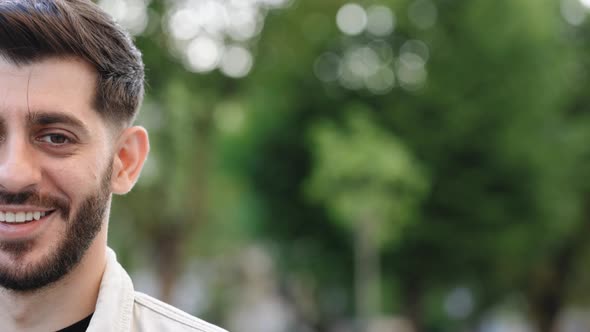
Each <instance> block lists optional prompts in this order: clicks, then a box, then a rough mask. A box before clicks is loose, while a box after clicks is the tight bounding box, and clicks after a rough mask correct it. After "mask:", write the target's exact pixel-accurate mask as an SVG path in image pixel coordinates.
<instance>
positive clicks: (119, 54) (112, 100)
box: [0, 0, 144, 125]
mask: <svg viewBox="0 0 590 332" xmlns="http://www.w3.org/2000/svg"><path fill="white" fill-rule="evenodd" d="M0 57H3V58H5V59H6V61H9V62H11V63H13V64H15V65H17V66H18V65H27V64H31V63H35V62H38V61H42V60H44V59H47V58H52V57H56V58H64V59H67V58H77V59H82V60H84V61H86V62H87V63H89V64H90V65H92V66H93V67H94V68H95V69H96V72H97V74H98V75H97V83H96V93H95V95H94V101H93V105H92V106H93V107H94V108H95V109H96V110H97V111H98V112H99V113H100V115H101V116H102V117H103V119H105V120H108V121H112V122H113V123H115V124H119V125H130V124H131V123H132V122H133V120H134V118H135V115H136V113H137V111H138V108H139V106H140V105H141V102H142V100H143V94H144V65H143V61H142V59H141V53H140V52H139V50H138V49H137V48H136V47H135V45H134V44H133V42H132V41H131V38H130V36H129V34H128V33H127V32H126V31H125V30H124V29H123V28H121V26H119V25H118V24H117V23H116V22H115V21H114V20H113V18H112V17H110V16H109V15H108V14H106V13H105V12H104V11H103V10H102V9H101V8H100V7H98V6H97V5H95V4H94V3H92V2H91V1H90V0H0Z"/></svg>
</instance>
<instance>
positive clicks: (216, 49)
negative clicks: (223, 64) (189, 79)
mask: <svg viewBox="0 0 590 332" xmlns="http://www.w3.org/2000/svg"><path fill="white" fill-rule="evenodd" d="M221 48H222V45H221V43H219V42H218V41H217V40H215V39H213V38H211V37H207V36H199V37H196V38H195V39H193V41H191V43H190V44H189V45H188V48H187V50H186V56H187V61H188V69H189V70H191V71H194V72H197V73H205V72H209V71H212V70H213V69H215V68H216V67H217V65H218V64H219V61H220V60H221V56H222V50H221Z"/></svg>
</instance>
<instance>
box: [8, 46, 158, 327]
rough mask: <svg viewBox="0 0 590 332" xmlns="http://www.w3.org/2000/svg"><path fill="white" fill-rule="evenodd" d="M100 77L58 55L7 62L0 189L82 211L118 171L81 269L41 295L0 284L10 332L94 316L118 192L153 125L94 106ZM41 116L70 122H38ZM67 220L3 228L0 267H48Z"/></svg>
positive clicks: (136, 170) (128, 183) (135, 173)
mask: <svg viewBox="0 0 590 332" xmlns="http://www.w3.org/2000/svg"><path fill="white" fill-rule="evenodd" d="M95 81H96V72H95V71H94V69H93V68H92V67H91V66H90V65H88V64H86V63H85V62H83V61H81V60H77V59H55V58H50V59H46V60H42V61H40V62H36V63H33V64H30V65H25V66H15V65H14V64H11V63H9V62H7V61H5V60H4V59H2V58H1V57H0V123H1V124H2V125H1V126H0V128H1V130H0V191H5V192H11V193H19V192H23V191H27V190H36V191H38V192H39V193H40V195H48V196H52V197H55V198H59V199H60V200H63V201H65V202H68V203H69V205H70V207H71V212H72V214H75V212H76V211H78V210H79V207H80V205H81V203H82V202H83V201H84V199H86V198H88V197H89V196H91V195H96V193H97V192H98V191H99V190H100V188H104V186H105V184H104V183H102V182H104V180H105V176H106V175H107V174H106V172H109V171H110V173H111V174H110V180H109V181H108V182H106V189H107V190H108V200H107V201H106V202H105V204H106V212H107V213H106V214H105V216H104V218H103V220H102V223H103V224H102V227H101V229H100V231H99V232H98V234H97V235H96V237H95V238H94V240H92V242H91V243H90V246H89V248H88V250H87V251H86V252H85V254H84V255H83V256H82V259H81V261H80V263H79V264H77V265H76V266H75V267H74V268H73V269H72V270H71V271H70V272H69V273H67V274H66V275H65V276H64V277H62V278H61V279H59V280H58V281H56V282H54V283H51V284H50V285H48V286H46V287H43V288H40V289H37V290H35V291H29V292H23V291H14V290H9V289H4V288H0V326H2V329H3V330H6V331H16V330H18V331H55V330H59V329H61V328H64V327H66V326H68V325H71V324H73V323H75V322H77V321H78V320H80V319H82V318H84V317H86V316H88V315H89V314H90V313H92V312H93V311H94V306H95V303H96V299H97V296H98V288H99V285H100V280H101V277H102V274H103V271H104V267H105V263H106V243H107V223H108V211H109V209H110V201H111V194H112V193H115V194H125V193H127V192H128V191H129V190H131V188H132V187H133V185H134V184H135V182H136V181H137V179H138V177H139V174H140V172H141V168H142V166H143V163H144V161H145V159H146V157H147V154H148V151H149V142H148V137H147V132H146V131H145V129H143V128H141V127H137V126H132V127H126V128H123V129H115V128H117V126H113V125H112V124H111V123H109V122H108V121H105V120H104V119H103V118H102V117H101V116H100V115H99V113H98V112H97V111H96V110H94V109H93V108H92V103H91V101H92V98H93V95H94V91H95ZM38 114H45V115H52V116H53V115H59V117H62V118H63V119H68V120H67V121H62V120H59V121H53V122H51V123H44V122H39V121H34V120H33V119H36V115H38ZM32 115H33V116H32ZM70 120H72V121H70ZM109 166H112V167H111V168H110V167H109ZM27 208H31V209H40V207H39V206H27ZM43 208H44V209H47V207H43ZM10 209H22V207H19V206H15V205H7V204H4V203H1V202H0V211H3V210H10ZM67 223H68V220H64V216H63V215H62V214H60V213H53V214H51V215H50V216H49V217H48V218H46V220H44V221H43V222H42V223H40V226H38V227H36V228H34V229H33V230H32V231H30V232H24V233H23V234H20V233H17V235H16V236H15V235H14V234H11V233H10V232H2V231H1V230H0V268H1V269H8V271H18V270H17V268H18V267H22V266H29V267H31V266H32V267H35V266H38V265H39V264H41V262H43V261H44V259H46V258H47V257H48V256H49V255H51V254H52V253H55V252H56V249H57V246H58V244H59V243H60V241H62V240H63V239H64V234H65V232H66V229H67V227H68V225H67ZM15 241H16V242H18V241H27V242H28V243H31V246H30V248H29V249H28V250H26V251H24V252H21V253H19V255H15V254H14V252H11V251H9V250H7V249H6V248H3V247H2V245H1V244H2V243H12V242H15ZM31 313H34V314H31Z"/></svg>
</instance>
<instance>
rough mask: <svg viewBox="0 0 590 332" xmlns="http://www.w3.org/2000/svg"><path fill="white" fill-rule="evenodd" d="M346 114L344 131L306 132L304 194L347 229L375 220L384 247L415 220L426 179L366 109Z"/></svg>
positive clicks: (331, 127)
mask: <svg viewBox="0 0 590 332" xmlns="http://www.w3.org/2000/svg"><path fill="white" fill-rule="evenodd" d="M347 112H348V117H347V118H346V124H345V128H339V127H337V126H336V125H335V124H333V123H319V124H317V125H315V126H314V127H313V128H312V130H311V147H312V149H313V150H314V151H313V154H314V156H315V158H314V159H315V160H314V162H315V164H316V166H315V168H314V171H313V172H312V174H311V175H310V178H309V184H308V191H309V195H310V196H311V197H312V198H314V199H315V200H317V201H320V202H325V204H326V206H328V207H329V208H330V210H331V211H332V212H333V214H334V218H335V220H337V221H340V222H341V223H343V224H344V225H346V226H347V228H349V229H352V230H354V229H356V227H351V226H350V225H351V224H354V223H358V222H361V221H362V220H366V219H372V220H377V221H378V222H379V223H380V225H379V229H380V232H379V237H380V243H387V242H389V241H391V240H392V239H395V238H396V237H397V235H398V233H399V232H400V230H401V229H402V226H403V225H404V224H405V223H407V222H408V221H410V220H412V217H414V214H415V213H416V210H417V206H419V202H420V200H421V199H422V197H423V196H424V192H425V191H426V188H427V181H426V179H425V176H424V175H423V174H422V173H423V171H421V170H420V166H419V164H418V163H417V162H416V161H415V160H414V158H413V156H412V155H411V154H410V152H409V151H408V150H407V148H406V147H405V146H403V143H402V142H401V141H400V140H399V139H398V138H396V137H395V136H393V135H392V134H391V133H389V132H387V131H385V130H383V129H382V128H379V127H377V126H376V125H375V123H374V121H372V120H370V118H368V117H367V114H368V113H369V111H368V110H366V108H365V107H362V106H356V107H354V106H353V107H351V109H349V110H347Z"/></svg>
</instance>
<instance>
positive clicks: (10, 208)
mask: <svg viewBox="0 0 590 332" xmlns="http://www.w3.org/2000/svg"><path fill="white" fill-rule="evenodd" d="M54 210H55V209H52V208H47V207H40V206H32V205H0V211H2V212H35V211H39V212H50V211H54Z"/></svg>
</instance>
